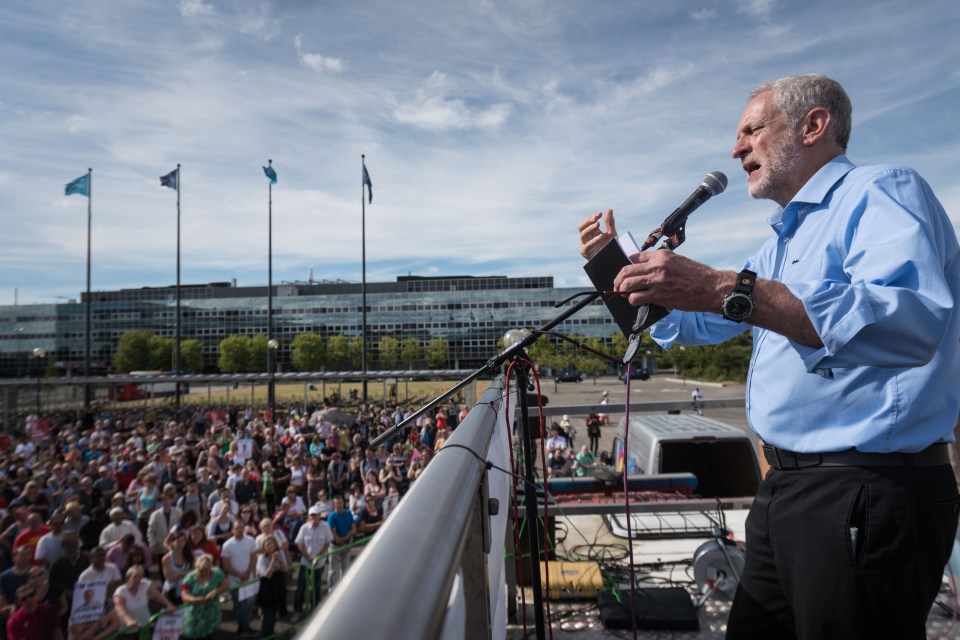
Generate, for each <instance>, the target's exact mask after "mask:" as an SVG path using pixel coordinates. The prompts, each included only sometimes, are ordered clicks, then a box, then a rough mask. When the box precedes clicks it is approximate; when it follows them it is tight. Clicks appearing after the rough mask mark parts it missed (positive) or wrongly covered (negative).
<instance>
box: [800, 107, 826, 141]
mask: <svg viewBox="0 0 960 640" xmlns="http://www.w3.org/2000/svg"><path fill="white" fill-rule="evenodd" d="M830 122H831V119H830V113H829V112H828V111H827V110H826V109H824V108H823V107H814V108H813V109H810V111H809V112H807V115H806V117H804V119H803V124H802V125H801V126H800V134H801V136H802V138H801V141H802V143H803V144H804V146H808V147H810V146H813V145H815V144H817V143H818V142H821V141H822V140H825V139H826V135H827V130H828V129H829V128H830Z"/></svg>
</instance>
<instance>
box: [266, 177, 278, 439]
mask: <svg viewBox="0 0 960 640" xmlns="http://www.w3.org/2000/svg"><path fill="white" fill-rule="evenodd" d="M267 166H268V167H272V166H273V160H267ZM271 340H273V180H272V179H271V180H268V184H267V373H269V374H270V380H269V382H267V403H268V404H269V405H270V421H271V424H273V423H274V421H275V420H276V416H275V414H276V396H275V395H274V394H275V392H276V389H275V385H274V383H273V376H274V369H275V367H276V363H275V362H274V357H275V356H274V353H273V352H274V351H276V349H272V348H270V341H271Z"/></svg>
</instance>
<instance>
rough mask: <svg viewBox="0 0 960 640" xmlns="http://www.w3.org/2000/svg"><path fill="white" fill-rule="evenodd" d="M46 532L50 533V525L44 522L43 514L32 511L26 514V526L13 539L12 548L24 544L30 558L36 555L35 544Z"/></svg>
mask: <svg viewBox="0 0 960 640" xmlns="http://www.w3.org/2000/svg"><path fill="white" fill-rule="evenodd" d="M61 523H62V520H61ZM48 533H50V527H48V526H47V525H46V524H44V521H43V516H42V515H41V514H40V512H38V511H33V512H31V513H30V515H28V516H27V528H26V529H24V530H23V531H21V532H20V533H19V534H18V535H17V538H16V539H15V540H14V541H13V550H14V551H16V550H17V549H18V548H20V547H24V546H25V547H29V548H30V553H31V555H32V558H31V559H33V558H35V556H36V550H37V544H38V543H39V542H40V539H41V538H42V537H44V536H45V535H47V534H48Z"/></svg>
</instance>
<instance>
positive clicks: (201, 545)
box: [186, 524, 220, 566]
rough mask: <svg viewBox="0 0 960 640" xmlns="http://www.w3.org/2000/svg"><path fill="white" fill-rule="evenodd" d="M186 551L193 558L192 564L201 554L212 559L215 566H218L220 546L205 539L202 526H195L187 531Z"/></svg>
mask: <svg viewBox="0 0 960 640" xmlns="http://www.w3.org/2000/svg"><path fill="white" fill-rule="evenodd" d="M186 548H187V551H188V552H189V553H190V555H191V556H193V559H194V562H196V560H197V558H199V557H200V556H202V555H203V554H207V555H209V556H211V557H212V558H214V560H216V562H217V566H219V565H220V546H219V545H218V544H217V543H216V542H214V541H213V540H211V539H210V538H208V537H207V532H206V530H205V529H204V528H203V525H202V524H195V525H193V526H192V527H190V529H189V530H188V531H187V546H186Z"/></svg>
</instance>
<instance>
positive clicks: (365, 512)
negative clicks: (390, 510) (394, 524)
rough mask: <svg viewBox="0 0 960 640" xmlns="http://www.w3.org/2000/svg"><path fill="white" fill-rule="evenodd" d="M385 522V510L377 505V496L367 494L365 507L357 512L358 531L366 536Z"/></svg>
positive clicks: (364, 502) (370, 534) (374, 531)
mask: <svg viewBox="0 0 960 640" xmlns="http://www.w3.org/2000/svg"><path fill="white" fill-rule="evenodd" d="M381 524H383V512H382V511H380V508H379V507H378V506H377V498H376V497H375V496H372V495H370V494H367V496H366V499H365V500H364V501H363V508H362V509H360V512H359V513H358V514H357V531H358V532H359V533H361V534H363V535H364V536H372V535H373V534H374V533H376V532H377V530H378V529H379V528H380V525H381Z"/></svg>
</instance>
